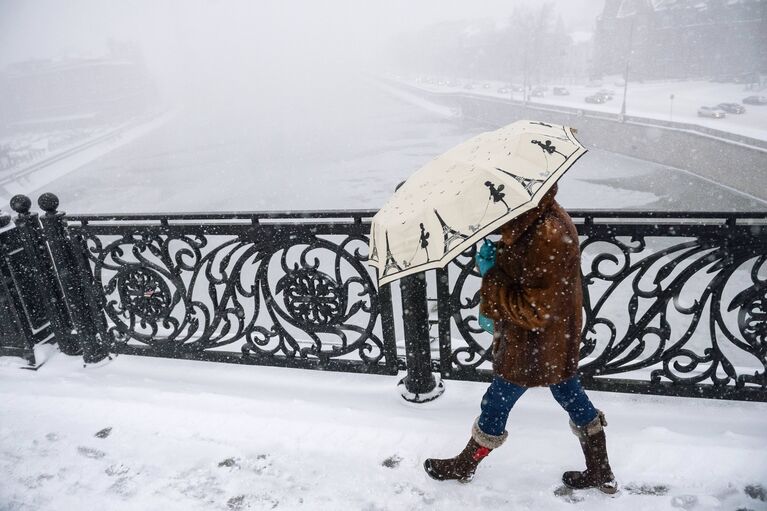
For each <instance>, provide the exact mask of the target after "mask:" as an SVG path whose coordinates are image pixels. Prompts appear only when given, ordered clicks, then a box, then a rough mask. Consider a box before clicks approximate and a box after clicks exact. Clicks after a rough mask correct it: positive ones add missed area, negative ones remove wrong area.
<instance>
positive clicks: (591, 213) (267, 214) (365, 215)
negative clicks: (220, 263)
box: [66, 209, 767, 222]
mask: <svg viewBox="0 0 767 511" xmlns="http://www.w3.org/2000/svg"><path fill="white" fill-rule="evenodd" d="M376 213H377V210H363V209H347V210H296V211H252V212H248V211H225V212H220V213H146V214H142V213H115V214H72V215H69V214H68V215H66V217H67V219H68V220H72V221H85V222H91V221H131V220H142V221H147V220H261V219H264V220H279V219H290V220H294V219H307V220H308V219H318V220H327V219H338V220H344V219H347V220H355V221H356V220H362V219H369V218H372V217H373V216H374V215H375V214H376ZM568 213H569V214H570V215H571V216H572V217H574V218H576V219H578V218H670V219H674V218H722V219H728V218H755V219H767V210H765V211H641V210H612V209H609V210H608V209H604V210H600V209H572V210H568Z"/></svg>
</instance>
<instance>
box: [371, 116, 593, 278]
mask: <svg viewBox="0 0 767 511" xmlns="http://www.w3.org/2000/svg"><path fill="white" fill-rule="evenodd" d="M575 131H576V130H574V129H572V128H569V127H567V126H560V125H556V124H547V123H543V122H537V121H517V122H515V123H512V124H509V125H508V126H506V127H504V128H501V129H499V130H496V131H491V132H487V133H482V134H480V135H477V136H476V137H474V138H471V139H469V140H467V141H466V142H463V143H461V144H459V145H457V146H456V147H454V148H452V149H450V150H449V151H447V152H446V153H444V154H441V155H440V156H437V157H436V158H434V159H433V160H431V161H430V162H429V163H427V164H426V165H424V166H423V167H421V168H420V169H419V170H418V171H417V172H416V173H415V174H413V175H412V176H411V177H410V178H409V179H408V180H407V181H406V182H405V183H404V184H403V185H402V186H401V187H400V188H399V189H398V190H397V191H396V192H395V193H394V195H393V196H392V197H391V199H389V201H388V202H387V203H386V204H385V205H384V207H383V208H381V210H380V211H379V212H378V213H377V214H376V215H375V217H373V222H372V225H371V228H370V257H369V264H371V265H372V266H374V267H375V268H376V269H377V270H378V280H379V283H380V284H386V283H388V282H391V281H393V280H396V279H399V278H402V277H404V276H406V275H412V274H414V273H418V272H422V271H425V270H430V269H435V268H443V267H445V266H446V265H447V264H448V263H449V262H450V261H451V260H452V259H454V258H455V257H456V256H458V255H459V254H461V253H462V252H464V251H465V250H466V249H468V248H470V247H471V246H473V245H474V244H475V243H477V242H478V241H480V240H481V239H482V238H484V237H485V236H487V235H489V234H491V233H492V232H493V231H495V230H496V229H497V228H498V227H500V226H501V225H503V224H505V223H506V222H508V221H509V220H511V219H513V218H515V217H517V216H519V215H521V214H522V213H524V212H525V211H528V210H530V209H532V208H534V207H535V206H536V205H537V204H538V202H539V201H540V199H541V198H542V197H543V196H544V195H545V194H546V192H547V191H548V190H549V189H550V188H551V187H552V186H554V184H555V183H556V182H557V180H558V179H559V178H560V177H561V176H562V175H563V174H564V173H565V171H567V169H569V168H570V167H571V166H572V165H573V164H574V163H575V162H576V161H577V160H578V158H580V157H581V156H582V155H583V154H585V153H586V149H585V148H584V147H583V146H582V145H581V144H580V142H578V140H577V139H576V138H575V136H574V133H575Z"/></svg>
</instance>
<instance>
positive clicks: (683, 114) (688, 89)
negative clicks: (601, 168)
mask: <svg viewBox="0 0 767 511" xmlns="http://www.w3.org/2000/svg"><path fill="white" fill-rule="evenodd" d="M465 82H466V80H463V81H461V82H460V84H461V85H460V86H459V87H451V86H448V85H439V83H438V82H437V83H432V84H428V83H424V82H422V81H421V82H416V81H415V80H410V81H407V82H406V83H408V84H410V85H414V86H417V87H421V88H423V89H426V90H429V91H432V92H461V93H469V94H478V95H483V96H490V97H494V98H505V99H509V98H511V99H514V100H518V101H521V100H523V94H522V93H521V92H515V93H504V94H501V93H499V92H498V89H499V88H500V87H503V86H504V83H502V82H497V81H472V82H471V83H472V84H473V85H474V88H473V89H471V90H466V89H464V88H463V86H464V85H465ZM485 85H487V87H485ZM554 86H565V87H566V88H567V89H568V91H569V92H570V94H569V95H567V96H555V95H553V91H552V87H554ZM602 89H607V90H611V91H612V92H613V93H614V97H613V99H611V100H609V101H607V102H605V103H602V104H594V103H586V102H585V98H586V97H587V96H591V95H593V94H594V93H595V92H597V91H598V90H602ZM672 95H673V96H674V99H673V100H672V99H671V96H672ZM754 95H757V96H758V95H761V96H765V95H767V92H765V91H761V92H759V91H749V90H745V89H744V86H743V84H736V83H715V82H707V81H702V80H698V81H652V82H645V83H637V82H631V81H629V86H628V91H627V95H626V96H627V97H626V114H627V115H632V116H637V117H645V118H648V119H657V120H661V121H673V122H681V123H688V124H695V125H698V126H705V127H707V128H713V129H717V130H721V131H726V132H730V133H737V134H739V135H745V136H747V137H752V138H756V139H760V140H767V105H747V104H743V103H742V100H743V98H746V97H748V96H754ZM529 101H530V102H531V103H533V104H540V105H549V106H566V107H570V108H579V109H582V110H584V111H594V112H607V113H611V114H619V113H620V110H621V103H622V101H623V86H622V85H620V83H619V82H616V81H614V80H613V81H611V80H605V81H604V82H603V83H602V84H601V86H591V87H589V86H586V85H577V84H576V85H572V84H557V83H555V84H552V86H550V87H549V89H548V90H547V91H545V92H544V96H543V97H531V98H530V99H529ZM720 103H738V104H741V105H742V106H743V107H745V109H746V112H745V113H744V114H726V117H725V118H723V119H712V118H707V117H699V116H698V109H699V108H700V107H701V106H716V105H718V104H720Z"/></svg>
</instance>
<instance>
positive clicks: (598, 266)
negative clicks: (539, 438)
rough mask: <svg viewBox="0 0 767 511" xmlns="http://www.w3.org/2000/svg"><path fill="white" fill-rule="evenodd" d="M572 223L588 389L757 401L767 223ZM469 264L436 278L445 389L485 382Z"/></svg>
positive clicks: (665, 218)
mask: <svg viewBox="0 0 767 511" xmlns="http://www.w3.org/2000/svg"><path fill="white" fill-rule="evenodd" d="M571 215H572V216H573V218H574V220H575V222H576V225H577V227H578V232H579V234H580V235H581V253H582V275H583V286H584V330H583V336H582V347H581V365H580V371H581V374H582V377H583V379H584V382H585V384H586V386H587V387H590V388H598V389H606V390H622V391H631V392H643V393H661V394H672V395H687V396H706V397H724V396H727V397H730V398H733V399H759V400H765V389H766V387H767V378H766V377H765V369H766V368H767V358H766V356H767V215H765V214H746V213H742V214H741V213H737V214H736V213H724V214H716V213H651V212H642V213H624V212H598V211H576V212H571ZM473 256H474V249H472V250H470V251H468V252H467V253H465V254H463V255H462V256H461V257H460V258H458V259H457V260H456V261H454V262H453V263H451V265H450V266H448V267H447V268H446V269H444V270H440V271H439V272H438V273H437V278H436V288H437V298H438V300H437V301H438V304H439V311H438V325H439V327H438V329H439V334H438V335H439V348H440V349H439V351H440V359H439V360H440V361H439V365H438V367H439V369H440V371H441V373H442V374H443V375H444V376H445V377H448V378H457V379H468V380H489V379H490V378H491V369H490V366H491V363H492V354H491V352H490V350H489V349H488V347H489V345H490V341H491V339H490V336H489V335H488V334H486V333H484V332H483V331H482V329H481V328H479V325H478V323H477V318H476V310H477V306H478V304H479V295H478V288H479V282H480V279H479V275H478V273H477V271H476V269H475V267H474V264H473ZM616 375H621V376H623V377H624V378H622V379H616V378H615V376H616Z"/></svg>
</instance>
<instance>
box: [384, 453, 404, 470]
mask: <svg viewBox="0 0 767 511" xmlns="http://www.w3.org/2000/svg"><path fill="white" fill-rule="evenodd" d="M401 461H402V458H401V457H399V456H398V455H396V454H393V455H391V456H389V457H388V458H386V459H385V460H383V461H382V462H381V465H383V466H384V467H386V468H397V467H398V466H399V464H400V462H401Z"/></svg>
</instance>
